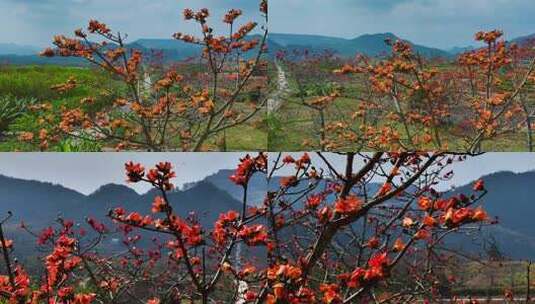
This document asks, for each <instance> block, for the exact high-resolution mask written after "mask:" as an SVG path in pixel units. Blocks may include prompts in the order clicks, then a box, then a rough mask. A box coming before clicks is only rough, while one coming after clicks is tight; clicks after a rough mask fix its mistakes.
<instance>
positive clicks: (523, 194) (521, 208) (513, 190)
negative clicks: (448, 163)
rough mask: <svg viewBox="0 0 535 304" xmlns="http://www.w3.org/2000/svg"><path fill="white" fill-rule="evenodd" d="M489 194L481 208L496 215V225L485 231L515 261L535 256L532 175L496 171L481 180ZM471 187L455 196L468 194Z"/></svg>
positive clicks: (533, 174) (534, 204)
mask: <svg viewBox="0 0 535 304" xmlns="http://www.w3.org/2000/svg"><path fill="white" fill-rule="evenodd" d="M482 179H483V180H484V181H485V187H486V188H487V189H488V190H489V193H488V194H487V195H486V196H485V197H484V199H483V201H482V202H483V204H482V205H483V206H484V208H485V210H486V211H487V212H488V213H489V215H491V216H492V215H499V217H498V221H499V224H498V225H495V226H492V227H489V228H488V229H486V230H487V231H486V232H484V233H485V234H486V235H487V236H490V237H493V238H495V239H496V241H497V242H498V245H500V248H501V250H502V251H503V252H504V253H506V254H507V255H508V256H512V257H515V258H527V257H530V258H533V257H535V221H534V220H533V218H534V216H535V187H534V186H535V172H527V173H520V174H516V173H511V172H497V173H494V174H490V175H487V176H484V177H482ZM471 187H472V185H471V184H469V185H465V186H463V187H459V188H457V189H456V190H455V191H454V193H469V192H470V191H471Z"/></svg>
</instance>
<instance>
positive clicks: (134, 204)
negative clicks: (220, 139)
mask: <svg viewBox="0 0 535 304" xmlns="http://www.w3.org/2000/svg"><path fill="white" fill-rule="evenodd" d="M157 194H159V193H157V192H155V191H150V192H148V193H145V194H138V193H137V192H135V191H134V190H132V189H131V188H129V187H126V186H122V185H115V184H109V185H104V186H102V187H100V188H99V189H98V190H97V191H95V192H94V193H92V194H90V195H84V194H82V193H79V192H77V191H74V190H70V189H67V188H65V187H63V186H61V185H55V184H51V183H44V182H39V181H28V180H22V179H16V178H11V177H5V176H0V214H6V213H7V211H11V212H13V214H14V219H13V220H12V221H10V223H11V224H14V225H18V224H19V223H20V221H22V220H23V221H24V222H25V223H27V224H28V225H29V226H31V227H35V228H43V227H46V226H48V225H50V224H52V223H53V222H54V220H55V219H56V218H57V217H58V215H61V216H62V217H64V218H66V219H72V220H75V221H78V222H80V221H83V220H84V219H85V217H86V216H92V217H95V218H98V219H101V220H105V219H106V215H107V213H108V211H109V210H110V209H112V208H115V207H119V206H121V207H124V208H125V209H126V210H128V211H138V212H142V213H144V214H150V209H151V203H152V201H153V199H154V197H155V196H156V195H157ZM168 197H169V200H170V202H171V204H172V205H173V207H174V208H175V210H176V212H177V213H178V214H181V215H183V216H187V215H188V214H189V213H190V212H191V211H194V212H196V213H198V215H199V216H200V218H201V222H203V223H206V224H210V225H211V224H212V223H213V221H214V220H215V219H216V218H217V217H218V216H219V214H220V213H221V212H223V211H228V210H231V209H234V210H240V209H241V203H240V202H238V201H237V200H236V199H234V198H233V197H232V196H231V195H230V194H228V193H227V192H225V191H222V190H220V189H219V188H217V187H216V186H214V185H213V184H211V183H209V182H205V181H202V182H199V183H197V184H195V185H194V186H193V187H191V188H189V189H187V190H183V191H173V192H170V193H168Z"/></svg>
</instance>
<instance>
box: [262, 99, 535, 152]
mask: <svg viewBox="0 0 535 304" xmlns="http://www.w3.org/2000/svg"><path fill="white" fill-rule="evenodd" d="M357 107H358V101H356V100H355V99H350V98H339V99H338V100H336V101H335V102H334V104H332V105H331V106H330V107H329V108H328V109H327V111H326V117H327V119H326V120H327V121H328V122H329V121H331V122H332V121H334V120H349V118H350V116H351V115H352V114H353V113H354V112H355V111H356V110H357ZM268 120H269V121H270V125H271V128H270V136H269V149H270V151H302V150H303V149H305V150H306V149H312V150H316V149H319V148H320V135H319V129H320V123H319V118H318V114H317V113H316V112H314V111H311V110H310V109H309V108H307V107H305V106H303V105H302V104H301V103H300V102H299V101H297V100H296V99H291V98H290V99H288V100H286V101H285V102H284V103H283V105H282V107H281V108H280V109H279V111H278V112H277V113H274V114H271V116H270V117H269V118H268ZM399 130H400V132H401V131H402V128H401V126H400V127H399ZM440 133H441V138H442V139H443V140H445V141H446V142H447V143H448V146H449V149H451V150H453V151H458V150H459V149H462V148H463V146H462V145H463V142H459V139H458V138H456V137H455V136H453V135H452V134H451V132H450V131H449V130H448V129H446V128H443V129H441V130H440ZM401 134H403V133H402V132H401ZM526 136H527V135H526V133H525V132H523V131H522V132H518V133H511V134H505V135H500V136H497V137H496V138H493V139H492V140H485V141H483V142H482V150H483V151H493V152H521V151H526V150H527V141H526ZM304 142H307V143H309V145H307V146H304V145H303V143H304ZM354 148H358V147H356V146H355V147H354ZM428 148H429V149H432V148H433V147H432V146H429V147H428ZM347 149H348V150H350V149H351V148H347Z"/></svg>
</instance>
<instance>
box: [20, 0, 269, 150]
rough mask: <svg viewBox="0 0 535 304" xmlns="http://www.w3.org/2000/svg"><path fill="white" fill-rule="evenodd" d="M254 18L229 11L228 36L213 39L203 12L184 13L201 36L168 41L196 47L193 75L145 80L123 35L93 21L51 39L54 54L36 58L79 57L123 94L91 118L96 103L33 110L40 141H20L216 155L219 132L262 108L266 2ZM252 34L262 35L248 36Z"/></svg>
mask: <svg viewBox="0 0 535 304" xmlns="http://www.w3.org/2000/svg"><path fill="white" fill-rule="evenodd" d="M260 11H261V13H262V15H263V18H264V20H265V23H264V24H262V25H261V26H260V25H259V24H258V23H257V22H247V23H244V24H242V25H240V24H239V22H238V19H239V17H240V16H241V15H242V11H241V10H239V9H231V10H229V11H228V13H227V14H226V15H225V16H224V18H223V22H224V24H226V25H227V26H228V28H229V30H228V34H227V35H223V36H217V34H216V33H215V32H214V29H213V28H212V27H211V26H210V24H209V22H208V21H209V17H210V13H209V10H208V9H201V10H199V11H196V12H195V11H193V10H191V9H186V10H184V18H185V19H186V20H187V21H192V22H195V23H197V24H198V25H199V28H200V31H201V33H202V34H201V36H200V37H195V36H192V35H188V34H183V33H175V34H174V35H173V37H174V38H175V39H177V40H180V41H183V42H185V43H187V44H192V45H198V46H199V56H201V59H200V61H199V62H200V65H201V66H200V71H199V72H192V71H191V69H190V71H187V70H185V71H181V70H179V69H177V68H176V67H177V66H176V65H175V66H173V65H172V66H171V67H170V68H166V69H165V71H164V72H163V73H156V74H155V75H154V74H153V75H151V72H152V71H153V70H152V69H151V68H150V66H149V65H147V64H145V62H146V61H147V60H148V59H147V56H146V55H147V54H143V53H142V51H141V50H139V49H136V48H135V47H132V46H130V45H128V44H126V42H125V39H126V35H124V34H121V33H120V32H113V31H112V30H111V29H110V28H108V26H106V24H104V23H101V22H99V21H96V20H91V21H90V22H89V26H88V27H87V31H84V30H81V29H79V30H76V31H75V36H76V37H75V38H68V37H65V36H63V35H58V36H55V37H54V45H55V48H48V49H46V50H44V51H43V52H42V55H43V56H47V57H52V56H61V57H79V58H82V59H84V60H86V61H87V62H89V63H90V64H91V65H93V66H96V67H97V68H99V69H102V70H105V71H107V72H109V74H110V75H112V77H113V78H114V79H115V80H118V81H119V82H121V83H122V84H123V86H122V87H123V88H122V89H121V90H119V92H115V93H116V94H119V96H118V97H117V98H116V99H115V101H114V102H113V104H107V105H104V107H102V108H101V109H99V110H97V111H95V110H94V109H93V110H91V109H92V108H91V105H92V104H93V103H94V102H95V100H96V97H95V96H87V97H86V98H83V99H82V100H80V104H79V105H77V106H75V107H72V108H68V107H66V106H62V107H59V108H58V107H54V106H52V105H51V104H50V103H44V104H42V105H39V106H36V107H35V110H36V113H38V114H39V119H38V121H39V122H40V124H41V125H42V129H41V130H40V131H39V134H30V133H24V134H23V135H24V139H26V140H29V141H33V142H36V143H40V147H41V149H46V148H48V147H49V145H50V143H51V142H56V141H58V140H60V139H61V138H64V137H73V138H79V139H84V140H89V141H97V142H100V143H103V145H106V146H110V145H112V147H113V146H115V147H116V149H118V150H123V149H137V150H150V151H163V150H184V151H199V150H206V149H216V148H214V146H216V145H217V140H218V137H220V136H221V134H223V132H224V131H225V130H227V129H229V128H233V127H236V126H239V125H242V124H245V123H246V122H248V121H250V120H251V119H252V118H253V117H255V116H256V115H257V114H258V113H259V112H261V111H262V110H263V107H264V104H265V96H264V87H265V84H266V83H267V80H266V76H265V73H264V70H265V69H264V68H263V67H264V65H265V63H264V61H263V54H264V53H265V51H266V37H267V1H266V0H262V1H260ZM259 27H260V32H261V34H260V35H256V36H255V35H253V32H254V31H255V29H257V28H259ZM95 41H101V42H95ZM191 64H192V65H194V63H191ZM178 67H180V65H178ZM184 73H193V74H192V75H189V74H188V75H184ZM151 79H156V80H155V81H151ZM78 85H79V81H78V80H76V79H74V78H73V79H70V80H69V81H68V82H66V83H64V84H59V85H57V86H55V87H54V88H53V89H55V90H57V91H60V92H62V91H67V90H70V89H72V88H74V87H76V86H78ZM95 94H97V92H95ZM257 148H262V147H257Z"/></svg>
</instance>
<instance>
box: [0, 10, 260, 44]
mask: <svg viewBox="0 0 535 304" xmlns="http://www.w3.org/2000/svg"><path fill="white" fill-rule="evenodd" d="M203 7H207V8H209V9H210V10H211V12H212V16H213V17H212V21H213V23H212V24H213V25H214V27H215V28H216V29H222V27H220V26H219V27H216V26H215V25H221V24H222V22H221V20H222V17H223V14H224V13H225V12H226V11H227V10H228V9H230V8H240V9H242V10H243V11H244V16H243V17H242V19H241V20H242V21H249V20H258V18H259V17H260V13H259V11H258V7H259V2H258V1H256V0H0V26H1V28H2V30H0V43H2V42H3V43H17V44H23V45H37V46H41V47H42V46H46V45H49V44H50V42H51V41H52V37H53V36H54V35H56V34H69V35H71V34H72V33H73V31H74V30H75V29H77V28H82V27H83V28H85V27H87V22H88V21H89V19H97V20H99V21H101V22H104V23H106V24H108V25H109V27H110V28H112V29H113V30H117V31H121V32H122V33H128V34H129V37H130V41H133V40H135V39H137V38H171V36H172V34H173V33H175V32H184V33H196V32H195V31H196V30H197V27H195V28H192V26H191V25H190V22H185V21H184V18H183V17H182V11H183V10H184V8H193V9H199V8H203ZM225 29H226V28H225ZM225 33H226V31H225Z"/></svg>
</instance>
